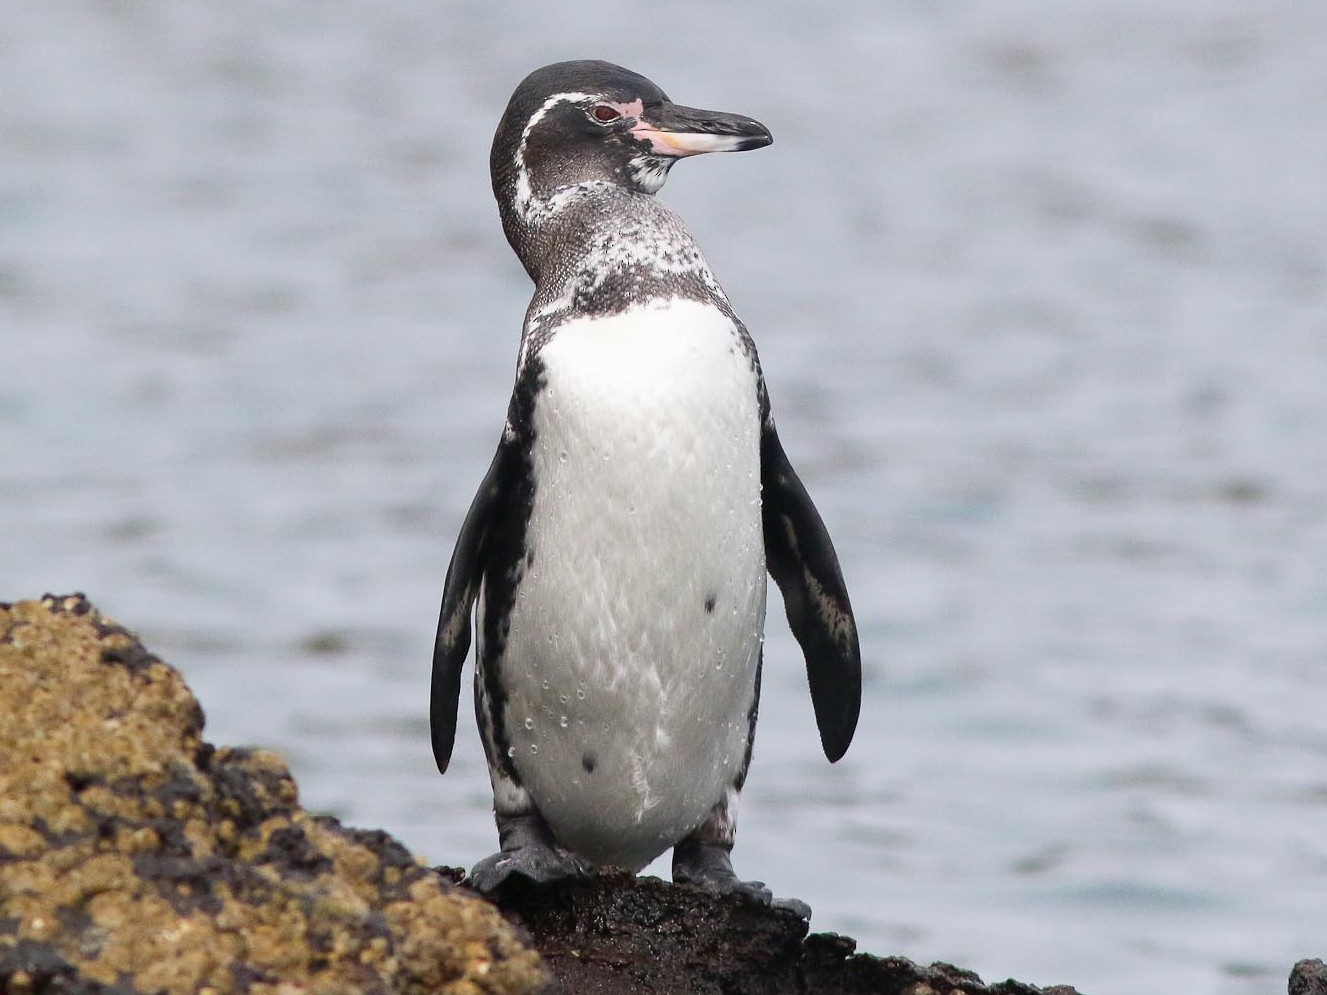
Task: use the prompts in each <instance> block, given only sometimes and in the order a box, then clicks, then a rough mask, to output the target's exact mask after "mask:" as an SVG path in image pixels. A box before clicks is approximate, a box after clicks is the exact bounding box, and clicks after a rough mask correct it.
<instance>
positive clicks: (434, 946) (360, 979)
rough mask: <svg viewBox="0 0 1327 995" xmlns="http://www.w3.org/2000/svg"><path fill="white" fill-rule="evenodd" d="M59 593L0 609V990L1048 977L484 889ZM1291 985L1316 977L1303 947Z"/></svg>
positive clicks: (651, 900) (637, 906) (684, 916)
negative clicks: (219, 730) (307, 777)
mask: <svg viewBox="0 0 1327 995" xmlns="http://www.w3.org/2000/svg"><path fill="white" fill-rule="evenodd" d="M202 729H203V714H202V710H201V709H200V708H199V706H198V702H197V701H196V700H195V699H194V697H193V695H192V694H191V693H190V692H189V689H188V688H187V687H186V686H185V684H184V681H183V679H182V678H181V677H180V674H179V673H178V672H177V671H175V670H174V669H172V668H171V667H169V666H167V665H166V664H164V663H162V662H161V660H159V659H157V658H156V657H155V656H153V655H152V654H151V653H149V652H148V651H147V650H146V649H145V648H144V647H143V646H142V644H141V643H140V642H139V641H138V640H137V639H136V638H135V637H134V636H133V634H132V633H130V632H128V631H127V630H125V629H123V628H122V627H120V626H119V625H117V624H116V623H114V622H113V621H111V620H110V619H108V618H106V617H105V616H103V615H101V614H100V613H99V612H98V611H97V610H96V609H95V608H93V607H92V605H91V604H89V602H88V601H87V600H86V599H85V598H83V597H82V596H81V595H73V596H71V597H63V598H57V597H46V598H43V599H42V600H41V601H28V602H20V603H18V604H13V605H10V604H0V991H3V992H5V993H47V992H49V993H55V992H61V993H79V992H86V993H94V992H97V993H108V995H111V993H114V995H129V993H134V992H141V993H149V992H151V993H157V992H169V993H172V995H174V993H185V992H191V993H192V992H197V993H209V995H223V993H230V992H237V993H247V992H252V993H256V995H257V993H262V995H268V993H270V995H278V993H280V995H285V993H291V992H327V993H331V992H338V993H339V992H365V993H378V992H381V993H389V992H390V993H395V992H400V993H415V992H418V993H425V992H428V993H448V995H481V993H492V995H503V993H525V992H542V993H548V992H553V991H564V992H568V993H576V995H595V993H618V992H622V993H627V992H630V993H643V995H649V993H654V992H659V993H663V992H667V993H669V995H684V993H716V995H717V993H725V995H742V993H747V992H752V993H755V992H760V993H762V995H766V993H770V995H779V993H799V995H801V993H806V995H811V993H834V995H855V993H866V992H870V993H873V995H949V993H966V995H981V993H989V995H1037V993H1039V992H1041V993H1044V995H1070V993H1073V992H1074V989H1072V988H1068V987H1056V988H1046V989H1039V988H1035V987H1033V986H1031V985H1026V984H1022V983H1019V982H1015V981H1005V982H1001V983H998V984H991V985H986V984H984V983H983V982H982V981H981V979H980V978H978V977H977V976H976V975H974V974H972V973H971V972H968V971H963V970H960V969H958V968H954V967H950V966H948V965H944V964H935V965H932V966H931V967H920V966H918V965H916V964H913V963H912V962H910V961H907V960H903V959H901V958H895V957H872V956H868V955H864V954H857V953H855V952H854V943H853V941H852V940H849V939H847V938H844V937H839V936H834V935H832V934H823V935H812V936H807V935H806V932H807V926H806V923H805V922H804V921H802V920H800V919H798V918H797V917H796V916H795V915H792V914H791V913H787V912H782V911H779V910H773V909H769V908H765V907H762V906H759V905H756V904H754V903H752V902H750V901H746V900H743V899H739V898H736V897H732V896H729V897H718V896H714V895H711V894H708V893H706V892H703V891H701V890H699V889H695V888H687V887H681V886H676V885H671V884H666V883H664V882H662V881H658V880H655V879H651V878H642V879H633V878H631V877H629V876H627V875H621V874H612V873H606V874H604V875H601V876H599V877H596V878H593V879H590V880H586V881H576V882H569V883H566V884H563V885H560V886H557V887H552V888H541V889H536V888H533V887H530V886H528V885H525V884H523V883H522V882H512V883H511V884H509V885H508V887H507V888H506V889H505V890H504V891H503V892H502V893H501V894H499V895H498V896H497V907H496V908H495V906H494V905H492V904H490V903H489V902H487V901H484V900H482V899H480V898H478V897H476V896H474V895H473V894H472V893H470V892H469V891H468V890H466V889H465V888H464V887H462V886H461V885H460V884H459V879H460V876H461V875H460V872H459V871H455V870H448V869H446V868H440V869H438V870H430V869H429V868H428V867H426V866H425V865H424V864H423V863H422V862H421V861H420V860H419V859H417V858H415V857H414V856H412V855H411V854H410V853H408V852H407V851H406V850H405V848H404V847H402V846H401V845H400V844H399V843H397V842H396V841H395V840H393V839H392V838H391V837H390V836H388V835H387V834H386V833H382V832H378V831H365V830H355V829H347V828H345V827H343V826H341V825H340V824H339V823H338V822H337V821H336V820H334V819H329V818H323V817H318V816H314V815H311V814H309V813H308V812H305V811H304V810H303V809H302V808H300V806H299V803H298V793H297V789H296V786H295V782H294V781H293V780H292V779H291V777H290V774H289V772H288V771H287V770H286V767H285V765H284V764H283V763H282V761H281V760H280V759H279V758H278V757H276V756H275V755H273V754H271V753H269V752H266V751H264V750H258V749H234V748H224V747H223V748H219V749H218V748H214V747H212V746H211V745H209V744H207V743H205V742H203V740H202ZM1290 992H1291V995H1327V970H1324V968H1323V965H1322V962H1321V961H1305V962H1302V963H1301V964H1299V965H1297V966H1296V968H1295V972H1294V974H1293V975H1292V977H1291V984H1290Z"/></svg>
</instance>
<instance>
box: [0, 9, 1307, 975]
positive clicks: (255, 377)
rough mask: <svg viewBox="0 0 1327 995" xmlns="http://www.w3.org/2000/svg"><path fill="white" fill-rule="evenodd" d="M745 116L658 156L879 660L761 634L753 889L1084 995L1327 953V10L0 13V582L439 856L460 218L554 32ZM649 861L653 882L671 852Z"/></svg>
mask: <svg viewBox="0 0 1327 995" xmlns="http://www.w3.org/2000/svg"><path fill="white" fill-rule="evenodd" d="M582 57H603V58H609V59H612V60H614V61H617V62H621V63H623V64H625V65H628V66H630V67H632V68H634V69H637V70H639V71H642V72H644V73H645V74H647V75H649V76H651V77H652V78H653V79H655V80H656V81H657V82H658V83H660V84H661V85H662V86H663V87H664V88H665V89H666V90H667V91H668V92H669V93H670V94H671V95H672V96H673V97H674V98H676V99H678V100H679V101H681V102H684V103H690V104H696V105H700V106H708V107H716V108H721V109H726V110H733V111H739V112H742V113H746V114H750V115H752V116H754V117H757V118H759V119H761V120H762V121H764V122H765V123H766V124H767V125H769V127H770V128H771V129H772V131H773V133H774V135H775V139H776V140H775V144H774V146H773V147H772V148H770V149H768V150H765V151H761V152H758V153H752V154H750V155H744V156H730V157H713V158H709V159H703V160H698V161H693V162H686V163H683V164H682V165H681V166H680V167H679V168H678V169H676V170H675V171H674V173H673V177H672V179H671V180H670V181H669V185H668V188H667V189H666V190H665V191H664V193H663V197H664V199H665V200H666V201H667V202H668V203H669V204H670V205H671V206H673V207H674V208H675V209H676V210H677V211H678V212H679V213H680V214H681V215H682V216H683V217H684V218H685V219H686V220H687V221H688V223H689V224H690V226H691V227H692V229H693V231H694V232H695V233H696V234H697V236H698V238H699V240H700V242H701V244H702V245H703V246H704V247H705V249H706V251H707V253H708V255H709V257H710V261H711V263H712V264H713V266H714V269H715V271H716V272H717V273H718V275H719V278H720V280H721V281H723V283H724V284H725V286H726V288H727V290H728V292H729V294H730V296H731V298H732V300H733V302H734V304H735V306H736V308H737V310H738V312H739V313H740V314H741V315H743V317H744V318H745V320H746V322H747V324H748V326H749V327H750V328H751V330H752V332H753V334H754V335H755V337H756V340H757V343H758V344H759V346H760V349H761V354H762V358H763V361H764V365H765V370H766V375H767V378H768V381H769V384H770V390H771V394H772V397H773V401H774V405H775V408H776V412H777V414H778V416H779V420H780V427H781V433H782V436H783V439H784V442H785V445H786V446H787V448H788V450H789V452H790V453H791V455H792V458H793V460H794V463H795V465H797V466H798V468H799V470H800V471H801V473H802V476H803V478H804V479H805V481H806V482H807V484H808V486H809V488H810V489H811V491H812V493H813V495H814V496H815V498H816V500H817V502H818V504H819V506H820V509H821V512H822V514H823V515H824V517H825V518H826V520H827V521H828V523H829V525H830V528H831V531H832V532H833V534H834V536H835V539H836V542H837V545H838V549H839V552H840V556H841V559H842V561H843V565H844V569H845V573H846V575H847V577H848V580H849V583H850V587H851V590H852V593H853V597H854V602H855V605H856V608H857V612H858V618H859V623H860V625H861V629H862V637H863V642H864V646H865V650H866V657H867V665H868V673H867V680H866V701H865V710H864V717H863V722H862V726H861V728H860V730H859V732H858V737H857V741H856V743H855V744H854V747H853V749H852V751H851V752H850V753H849V755H848V757H847V758H846V759H845V760H844V761H843V762H841V763H840V764H838V765H836V766H834V767H830V766H829V765H827V764H826V763H825V762H824V759H823V757H822V756H821V755H820V752H819V749H818V745H817V741H816V736H815V731H814V725H813V722H812V717H811V709H810V704H809V700H808V697H807V694H806V691H805V687H804V678H803V676H802V673H801V663H800V658H799V657H798V654H797V652H796V647H795V645H794V643H793V642H792V639H791V637H790V636H789V635H788V634H787V630H786V627H785V626H784V624H783V621H782V617H781V611H780V610H779V606H778V602H777V598H776V599H775V600H774V601H773V602H772V605H771V626H770V629H771V632H770V638H769V643H768V646H767V656H766V681H765V700H764V704H763V708H762V720H761V726H760V734H759V736H758V739H757V747H756V760H755V765H754V768H753V773H752V776H751V779H750V781H749V784H748V789H747V791H746V794H745V798H744V808H743V812H742V820H741V823H740V826H741V829H740V832H739V835H738V848H737V851H736V854H735V856H736V863H737V866H738V870H739V872H742V873H744V874H745V875H747V876H751V877H761V878H764V879H765V880H767V881H769V882H770V883H771V884H772V885H773V886H774V887H775V890H776V892H778V893H780V894H792V895H798V896H800V897H802V898H804V899H806V900H807V901H809V902H810V903H811V905H812V906H813V907H814V908H815V910H816V915H815V919H814V921H813V926H814V927H815V928H818V929H833V930H838V931H842V932H846V933H849V934H852V935H854V936H856V937H858V938H859V939H860V940H861V942H862V945H863V947H864V948H865V949H868V950H871V951H873V952H877V953H882V954H883V953H896V954H903V955H906V956H908V957H912V958H914V959H918V960H921V961H929V960H932V959H944V960H949V961H952V962H956V963H958V964H961V965H964V966H967V967H971V968H973V969H975V970H977V971H979V972H980V973H981V974H982V975H983V976H985V977H987V978H988V979H999V978H1003V977H1006V976H1010V975H1012V976H1014V977H1018V978H1021V979H1025V980H1028V981H1033V982H1036V983H1039V984H1050V983H1054V982H1067V983H1073V984H1075V985H1078V986H1079V987H1080V988H1081V989H1082V990H1083V991H1085V992H1090V993H1095V995H1138V993H1148V992H1158V993H1159V992H1172V991H1182V992H1186V993H1189V995H1243V993H1254V992H1259V993H1261V992H1275V991H1283V990H1284V977H1285V974H1286V972H1287V971H1288V969H1289V967H1290V964H1291V962H1292V961H1293V960H1295V959H1296V958H1298V957H1303V956H1309V955H1318V956H1321V955H1323V954H1324V952H1327V711H1325V709H1324V702H1325V701H1327V668H1325V667H1324V662H1325V661H1324V655H1325V652H1327V235H1325V234H1324V233H1327V5H1324V4H1322V3H1320V2H1318V0H1268V2H1263V3H1258V4H1249V3H1244V2H1242V0H1171V2H1167V3H1164V4H1157V3H1154V2H1151V0H1147V2H1144V0H1080V2H1077V3H1074V4H1061V3H1055V2H1051V0H1009V2H1004V3H993V2H987V3H982V2H976V0H969V2H963V0H943V2H936V3H930V2H926V3H923V2H918V0H886V2H880V3H866V2H858V3H846V2H838V3H832V2H831V3H820V4H815V5H812V4H798V3H794V2H791V0H776V2H774V3H754V2H742V3H735V4H729V5H713V4H709V3H700V2H694V0H683V2H677V3H670V4H667V5H659V6H657V7H655V6H647V5H644V4H640V3H634V2H621V0H620V2H618V3H615V4H609V3H603V2H589V3H585V4H581V5H579V6H577V7H576V8H575V9H574V10H569V9H567V8H566V7H564V6H563V5H546V4H538V3H532V2H525V3H510V4H501V5H495V4H489V3H482V2H448V3H438V2H428V3H425V2H418V0H403V2H396V3H390V4H379V3H372V2H369V0H323V2H313V0H233V2H229V3H226V4H222V5H209V4H201V3H190V2H179V0H135V2H130V0H46V2H42V3H7V4H3V5H0V451H2V452H3V456H2V457H0V597H3V598H6V599H12V598H16V597H28V596H37V595H40V594H41V593H42V592H43V591H46V590H51V591H55V592H67V591H70V590H74V589H79V590H84V591H86V592H88V594H89V595H90V596H91V597H93V599H94V600H95V601H96V602H97V603H98V604H99V606H100V607H102V609H103V610H105V611H107V612H109V613H110V614H112V615H113V616H115V617H117V618H119V619H120V620H121V621H123V622H125V623H126V624H129V625H130V626H132V627H135V628H137V629H139V630H140V631H141V633H142V635H143V637H144V639H145V640H146V641H147V643H148V645H149V646H150V647H152V648H153V649H154V650H156V651H157V652H159V653H161V654H162V655H163V656H164V657H165V658H166V659H168V660H169V661H170V662H172V663H174V664H175V665H177V666H179V667H180V668H182V669H183V671H184V673H185V674H186V676H187V678H188V680H189V682H190V684H191V685H192V686H193V688H194V689H195V691H196V692H197V693H198V694H199V696H200V698H201V699H202V701H203V703H204V706H205V709H206V712H207V716H208V736H209V738H210V739H212V740H213V741H216V742H226V743H259V744H264V745H267V746H270V747H272V748H274V749H276V750H278V751H280V752H281V753H283V754H284V755H285V756H286V757H287V758H288V760H289V762H290V764H291V766H292V768H293V770H294V772H295V774H296V776H297V777H298V779H299V782H300V784H301V786H302V791H303V800H304V802H305V804H306V805H308V806H310V807H311V808H313V809H315V810H320V811H327V812H332V813H335V814H337V815H339V816H341V817H342V818H344V819H345V820H347V821H348V822H350V823H352V824H358V825H363V826H383V827H386V828H387V829H389V830H390V831H392V832H393V833H395V834H397V835H398V836H399V837H401V838H402V839H403V840H404V841H405V842H406V843H407V844H409V845H410V846H411V847H413V848H415V849H416V850H417V851H419V852H421V853H423V854H424V855H426V856H428V857H430V858H431V859H433V860H435V861H440V862H450V863H462V864H469V863H471V862H473V861H474V860H475V859H477V858H478V857H480V856H482V855H483V854H486V853H488V852H489V851H490V850H491V849H493V847H494V845H495V842H496V838H495V834H494V831H493V828H492V824H491V819H490V814H489V805H490V797H489V793H488V786H487V781H486V777H485V773H484V768H483V762H482V758H481V751H480V747H479V742H478V737H477V735H476V733H475V732H474V728H473V718H472V717H470V716H469V714H468V709H467V708H464V707H463V709H462V712H463V726H462V729H461V732H460V737H459V744H460V745H459V748H458V751H457V757H456V760H455V761H454V766H453V768H452V771H451V772H450V773H449V775H448V776H447V777H446V778H439V777H438V776H437V775H436V772H435V771H434V769H433V766H432V761H431V759H430V756H429V751H428V745H427V722H426V714H425V713H426V688H427V682H428V664H429V655H430V650H431V642H432V636H433V625H434V621H435V613H436V609H437V602H438V597H439V594H440V591H441V586H442V579H443V575H444V573H445V570H446V567H447V562H448V558H449V555H450V551H451V544H452V542H453V540H454V538H455V535H456V532H457V529H458V528H459V525H460V522H461V518H462V516H463V514H464V512H465V509H466V507H467V505H468V502H469V500H470V497H471V495H472V493H473V491H474V488H475V486H476V485H477V483H478V481H479V479H480V477H481V476H482V474H483V472H484V470H485V468H486V467H487V464H488V460H489V457H490V455H491V453H492V449H493V446H494V444H495V442H496V439H497V433H498V431H499V429H500V425H501V420H502V417H503V413H504V411H505V406H506V401H507V394H508V390H509V387H510V378H511V374H512V370H513V365H514V361H515V350H516V344H517V335H518V329H519V327H520V322H521V317H522V313H523V310H524V307H525V303H526V301H527V299H528V295H529V287H528V284H527V281H526V278H525V275H524V274H523V273H522V271H521V270H520V268H519V266H518V265H517V263H516V261H515V259H514V257H513V256H512V255H511V254H510V252H509V250H508V248H507V246H506V244H505V242H504V241H503V239H502V234H501V231H500V229H499V226H498V223H497V217H496V211H495V209H494V207H493V204H492V202H491V198H490V193H489V190H488V177H487V155H488V143H489V140H490V137H491V135H492V131H493V128H494V126H495V124H496V121H497V118H498V116H499V115H500V113H501V111H502V108H503V106H504V105H505V102H506V100H507V97H508V95H509V94H510V92H511V90H512V88H513V87H514V86H515V84H516V82H517V81H518V80H519V79H520V78H521V77H522V76H523V75H524V74H525V73H526V72H527V71H529V70H530V69H532V68H534V67H536V66H538V65H542V64H544V63H547V62H551V61H556V60H558V59H562V58H582ZM660 870H661V872H662V873H666V868H662V867H661V868H660Z"/></svg>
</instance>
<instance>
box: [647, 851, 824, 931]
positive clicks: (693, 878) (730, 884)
mask: <svg viewBox="0 0 1327 995" xmlns="http://www.w3.org/2000/svg"><path fill="white" fill-rule="evenodd" d="M729 849H730V848H729V847H726V846H723V845H722V844H719V843H705V842H702V841H701V840H698V839H697V838H696V837H695V836H688V837H687V838H686V839H684V840H682V842H680V843H678V844H677V845H676V846H675V847H673V880H674V881H675V882H677V883H678V884H694V885H699V886H700V887H702V888H706V889H708V890H709V891H717V892H719V893H720V894H730V893H734V892H735V893H737V894H739V895H745V896H747V897H748V898H752V899H754V900H755V901H757V902H759V903H760V904H761V905H768V906H771V907H772V908H776V909H783V910H786V911H788V912H792V913H793V914H795V915H797V916H798V917H800V918H802V919H810V918H811V906H809V905H807V904H806V903H805V902H803V901H801V900H800V899H796V898H779V899H776V898H775V897H774V894H773V892H771V891H770V890H769V888H767V887H765V882H764V881H743V880H742V879H741V878H739V877H738V876H737V874H736V872H734V871H733V861H732V858H731V857H730V856H729V855H728V851H729Z"/></svg>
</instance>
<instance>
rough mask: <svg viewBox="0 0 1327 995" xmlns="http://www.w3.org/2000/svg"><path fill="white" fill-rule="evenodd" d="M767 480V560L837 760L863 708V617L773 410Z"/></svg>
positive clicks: (764, 456)
mask: <svg viewBox="0 0 1327 995" xmlns="http://www.w3.org/2000/svg"><path fill="white" fill-rule="evenodd" d="M760 487H761V517H762V525H763V528H764V533H765V562H766V566H767V568H768V570H769V573H770V576H771V577H773V578H774V581H775V583H777V584H778V585H779V591H780V592H781V593H782V594H783V607H784V610H785V611H786V612H787V615H788V624H789V626H790V627H791V628H792V631H793V635H794V636H796V637H797V641H798V643H800V644H801V646H802V653H803V655H805V657H806V676H807V679H808V681H809V682H810V685H811V702H812V704H813V705H814V706H815V712H816V726H817V727H818V728H819V729H820V744H821V746H822V747H824V750H825V756H826V757H828V758H829V761H830V763H833V762H834V761H836V760H838V759H839V758H840V757H842V756H843V754H844V753H846V752H847V750H848V744H849V743H851V742H852V734H853V732H854V731H855V730H856V728H857V716H858V713H859V712H860V711H861V701H862V660H861V648H860V646H859V644H858V640H857V623H856V622H855V621H854V620H853V616H852V605H851V604H850V603H849V602H848V589H847V587H846V586H845V585H844V583H843V573H842V571H840V569H839V560H838V556H837V555H835V553H834V544H833V542H831V541H830V538H829V532H828V531H827V530H826V529H825V523H824V522H823V521H822V520H821V518H820V513H819V512H818V511H816V506H815V505H814V504H813V503H812V502H811V496H810V495H809V494H807V493H806V488H805V487H804V486H802V482H801V480H800V479H798V477H797V473H796V471H795V470H793V468H792V464H790V463H789V462H788V456H787V454H786V453H785V452H784V451H783V445H782V444H781V443H780V442H779V435H778V432H777V431H775V428H774V419H773V418H772V417H770V416H769V415H766V417H765V420H764V423H763V425H762V428H761V434H760Z"/></svg>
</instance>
